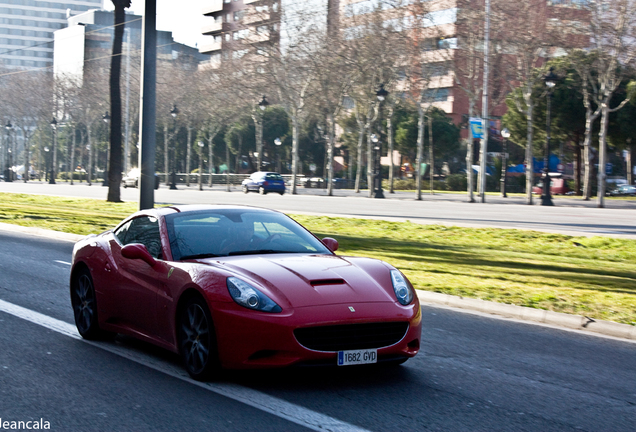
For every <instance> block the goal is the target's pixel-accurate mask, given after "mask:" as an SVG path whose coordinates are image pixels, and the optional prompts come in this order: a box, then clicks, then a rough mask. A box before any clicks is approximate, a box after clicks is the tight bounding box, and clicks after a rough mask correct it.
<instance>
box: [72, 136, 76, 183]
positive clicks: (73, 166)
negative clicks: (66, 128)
mask: <svg viewBox="0 0 636 432" xmlns="http://www.w3.org/2000/svg"><path fill="white" fill-rule="evenodd" d="M75 138H76V136H75V128H74V127H73V139H72V140H71V184H73V177H74V176H75V144H76V141H75Z"/></svg>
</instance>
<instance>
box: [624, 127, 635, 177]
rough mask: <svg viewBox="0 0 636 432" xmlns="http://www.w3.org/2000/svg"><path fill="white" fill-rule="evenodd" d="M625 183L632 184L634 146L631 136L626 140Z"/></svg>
mask: <svg viewBox="0 0 636 432" xmlns="http://www.w3.org/2000/svg"><path fill="white" fill-rule="evenodd" d="M625 162H626V164H627V183H628V184H634V146H633V145H632V143H631V138H630V139H629V140H628V146H627V160H626V161H625Z"/></svg>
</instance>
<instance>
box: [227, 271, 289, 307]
mask: <svg viewBox="0 0 636 432" xmlns="http://www.w3.org/2000/svg"><path fill="white" fill-rule="evenodd" d="M227 289H228V290H229V291H230V295H231V296H232V298H233V299H234V301H235V302H237V303H238V304H240V305H241V306H243V307H246V308H248V309H253V310H257V311H261V312H273V313H278V312H281V311H282V310H283V309H282V308H281V307H280V306H278V305H277V304H276V303H275V302H274V301H273V300H272V299H270V298H269V297H267V296H266V295H265V294H263V293H262V292H260V291H259V290H257V289H256V288H254V287H253V286H252V285H250V284H248V283H247V282H245V281H243V280H241V279H239V278H235V277H229V278H227Z"/></svg>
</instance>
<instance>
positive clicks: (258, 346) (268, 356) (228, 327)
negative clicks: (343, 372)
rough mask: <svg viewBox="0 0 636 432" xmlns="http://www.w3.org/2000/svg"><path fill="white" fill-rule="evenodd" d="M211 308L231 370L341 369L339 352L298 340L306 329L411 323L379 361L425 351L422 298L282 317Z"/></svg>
mask: <svg viewBox="0 0 636 432" xmlns="http://www.w3.org/2000/svg"><path fill="white" fill-rule="evenodd" d="M211 306H212V319H213V320H214V323H215V327H216V333H217V342H218V347H219V358H220V360H221V365H222V366H223V367H225V368H229V369H252V368H268V367H285V366H292V365H313V364H321V365H334V366H335V365H336V361H337V352H335V351H334V352H324V351H314V350H311V349H308V348H305V347H304V346H302V345H301V344H300V343H299V342H298V341H297V340H296V337H295V336H294V330H295V329H297V328H302V327H313V326H328V325H342V324H363V323H374V322H407V323H408V324H409V326H408V330H407V331H406V334H405V336H404V337H403V338H402V339H401V340H400V341H399V342H397V343H395V344H393V345H391V346H387V347H381V348H378V362H382V361H386V360H399V359H404V358H409V357H413V356H415V355H416V354H417V352H418V351H419V347H420V336H421V325H422V324H421V310H420V305H419V302H418V301H417V300H416V301H415V302H414V303H413V304H411V305H408V306H401V305H399V304H398V303H397V302H396V303H357V304H353V305H348V304H347V305H345V304H336V305H326V306H311V307H304V308H297V309H294V310H291V311H285V310H284V311H283V312H282V313H278V314H273V313H265V312H255V311H251V310H249V309H246V308H243V307H241V306H239V305H237V304H235V303H217V304H212V305H211ZM350 306H351V307H353V308H354V310H355V312H352V311H351V310H350V309H349V307H350Z"/></svg>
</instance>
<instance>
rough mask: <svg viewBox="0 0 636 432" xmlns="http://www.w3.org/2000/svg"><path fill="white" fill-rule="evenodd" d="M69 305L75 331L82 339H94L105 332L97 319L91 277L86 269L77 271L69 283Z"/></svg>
mask: <svg viewBox="0 0 636 432" xmlns="http://www.w3.org/2000/svg"><path fill="white" fill-rule="evenodd" d="M71 305H72V306H73V315H74V316H75V325H76V326H77V331H78V332H79V334H80V335H82V337H83V338H84V339H89V340H94V339H98V338H99V337H100V336H103V335H104V334H105V333H104V332H103V331H102V330H100V328H99V324H98V321H97V300H96V298H95V288H94V285H93V278H92V277H91V274H90V272H89V271H88V269H82V270H80V271H78V272H77V275H76V276H75V277H74V278H73V282H72V284H71Z"/></svg>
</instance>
